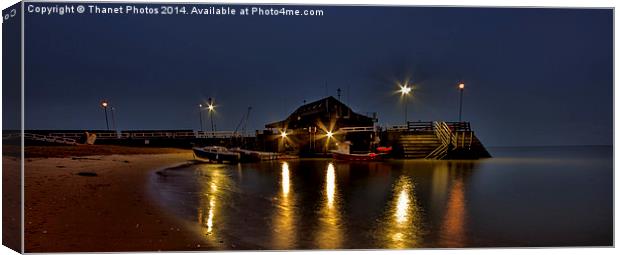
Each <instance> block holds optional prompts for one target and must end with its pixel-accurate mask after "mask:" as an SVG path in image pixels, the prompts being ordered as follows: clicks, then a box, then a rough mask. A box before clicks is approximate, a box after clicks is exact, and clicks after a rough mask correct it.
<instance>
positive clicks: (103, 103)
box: [100, 99, 110, 130]
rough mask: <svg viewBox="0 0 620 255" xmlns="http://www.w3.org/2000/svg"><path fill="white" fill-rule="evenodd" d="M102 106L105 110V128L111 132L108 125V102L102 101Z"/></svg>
mask: <svg viewBox="0 0 620 255" xmlns="http://www.w3.org/2000/svg"><path fill="white" fill-rule="evenodd" d="M100 105H101V107H102V108H103V112H104V113H105V126H106V128H107V129H108V130H110V124H109V123H108V105H109V103H108V100H105V99H104V100H101V103H100Z"/></svg>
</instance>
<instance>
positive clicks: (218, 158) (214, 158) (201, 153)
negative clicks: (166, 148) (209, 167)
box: [192, 146, 241, 163]
mask: <svg viewBox="0 0 620 255" xmlns="http://www.w3.org/2000/svg"><path fill="white" fill-rule="evenodd" d="M192 150H193V151H194V155H195V156H196V158H198V159H201V160H208V161H210V162H218V163H223V162H228V163H237V162H239V161H241V155H240V154H239V153H238V152H233V151H229V150H228V149H226V148H225V147H221V146H207V147H194V148H192Z"/></svg>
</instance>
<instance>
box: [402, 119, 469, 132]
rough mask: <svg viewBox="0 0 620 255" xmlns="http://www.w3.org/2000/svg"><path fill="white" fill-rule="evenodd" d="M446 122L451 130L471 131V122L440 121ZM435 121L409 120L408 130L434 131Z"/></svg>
mask: <svg viewBox="0 0 620 255" xmlns="http://www.w3.org/2000/svg"><path fill="white" fill-rule="evenodd" d="M438 122H441V123H445V124H446V126H447V127H448V128H449V130H450V131H452V132H455V131H471V126H470V124H469V122H456V121H454V122H450V121H447V122H445V121H438ZM434 123H435V122H433V121H409V122H407V126H406V128H407V131H412V132H415V131H433V130H435V124H434Z"/></svg>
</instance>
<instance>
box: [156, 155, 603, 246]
mask: <svg viewBox="0 0 620 255" xmlns="http://www.w3.org/2000/svg"><path fill="white" fill-rule="evenodd" d="M491 153H492V154H493V156H494V158H491V159H484V160H470V161H465V160H461V161H427V160H392V161H386V162H375V163H350V162H340V161H333V160H328V159H321V160H305V159H303V160H292V161H287V162H261V163H255V164H240V165H215V164H196V165H190V166H187V167H182V168H176V169H169V170H166V171H165V176H160V175H156V176H154V178H153V183H152V184H153V190H155V192H156V196H157V198H158V199H159V200H160V201H161V203H162V205H163V206H164V207H165V208H167V209H168V210H170V212H172V213H173V214H175V215H177V216H178V217H181V218H183V219H185V220H187V221H188V222H190V224H196V225H197V226H200V227H201V229H202V234H203V235H204V238H205V242H206V243H213V244H218V243H219V244H224V245H225V246H226V247H231V248H232V249H320V248H325V249H346V248H371V249H372V248H416V247H489V246H491V247H523V246H527V247H533V246H610V245H613V241H612V237H613V162H612V161H613V153H612V147H544V148H541V147H538V148H495V149H492V150H491Z"/></svg>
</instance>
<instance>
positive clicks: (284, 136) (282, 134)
mask: <svg viewBox="0 0 620 255" xmlns="http://www.w3.org/2000/svg"><path fill="white" fill-rule="evenodd" d="M280 136H281V137H282V138H286V136H288V134H287V133H286V131H285V130H282V131H281V132H280Z"/></svg>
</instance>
